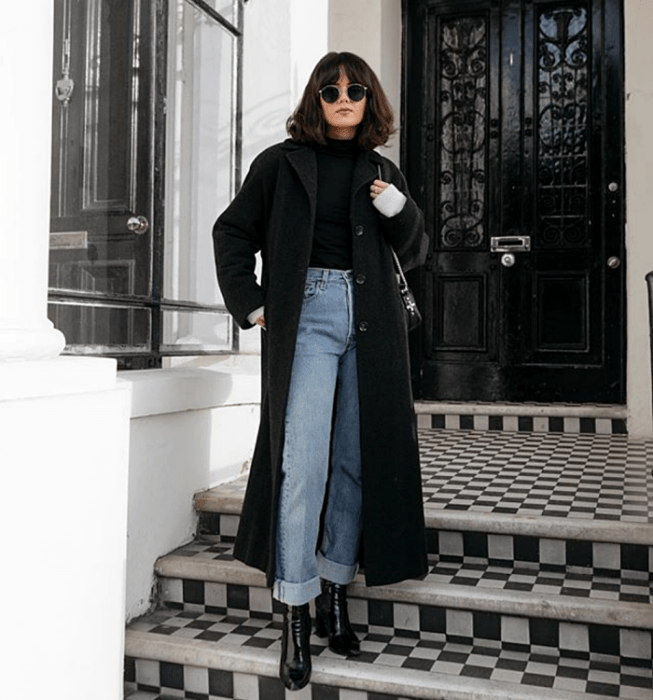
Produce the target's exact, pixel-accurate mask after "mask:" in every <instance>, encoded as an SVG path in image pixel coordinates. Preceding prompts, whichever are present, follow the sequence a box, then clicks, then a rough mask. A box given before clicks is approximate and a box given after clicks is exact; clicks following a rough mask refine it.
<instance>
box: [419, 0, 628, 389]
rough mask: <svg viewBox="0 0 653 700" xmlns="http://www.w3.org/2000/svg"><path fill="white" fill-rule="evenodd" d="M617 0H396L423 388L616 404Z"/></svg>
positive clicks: (619, 268) (620, 376)
mask: <svg viewBox="0 0 653 700" xmlns="http://www.w3.org/2000/svg"><path fill="white" fill-rule="evenodd" d="M621 17H622V15H621V3H620V1H619V0H563V1H561V0H440V1H438V0H422V1H415V2H407V3H406V17H405V19H406V26H407V38H408V41H407V56H406V68H407V73H406V75H407V78H406V80H407V100H406V112H405V114H406V126H405V133H406V137H405V145H406V152H407V170H408V175H409V180H410V184H411V187H412V189H413V191H414V192H416V193H417V195H418V197H419V198H420V200H421V204H422V206H423V207H424V210H425V213H426V218H427V225H428V227H429V231H430V233H431V235H432V249H431V252H430V255H429V259H428V261H427V264H426V267H425V270H424V273H423V274H422V284H421V285H420V286H421V289H420V292H421V301H422V306H423V310H424V311H425V316H426V323H425V325H424V328H423V330H422V334H421V337H420V339H419V341H418V342H419V343H420V353H419V356H420V358H419V359H420V360H421V367H420V370H421V372H420V375H421V387H420V390H421V395H422V396H423V397H424V398H427V399H437V400H480V401H541V402H597V403H621V402H624V401H625V385H624V376H625V371H624V370H625V368H624V366H623V365H624V361H625V352H624V336H625V332H624V331H625V329H624V323H625V315H624V298H625V294H624V279H625V276H624V254H623V248H624V241H623V218H624V217H623V193H624V172H623V114H622V112H623V107H622V104H623V95H622V83H623V75H622V42H621V25H622V22H621Z"/></svg>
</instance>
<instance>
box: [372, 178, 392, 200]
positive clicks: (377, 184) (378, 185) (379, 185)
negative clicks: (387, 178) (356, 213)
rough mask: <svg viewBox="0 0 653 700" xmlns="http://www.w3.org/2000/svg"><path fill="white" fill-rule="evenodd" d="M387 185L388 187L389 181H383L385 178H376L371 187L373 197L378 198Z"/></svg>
mask: <svg viewBox="0 0 653 700" xmlns="http://www.w3.org/2000/svg"><path fill="white" fill-rule="evenodd" d="M386 187H388V183H387V182H383V180H374V182H373V183H372V185H371V187H370V196H371V197H372V199H376V198H377V197H378V196H379V195H380V194H381V193H382V192H383V190H385V188H386Z"/></svg>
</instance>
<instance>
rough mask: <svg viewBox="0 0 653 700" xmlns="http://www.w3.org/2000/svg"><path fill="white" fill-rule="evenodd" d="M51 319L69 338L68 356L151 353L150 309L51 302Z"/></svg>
mask: <svg viewBox="0 0 653 700" xmlns="http://www.w3.org/2000/svg"><path fill="white" fill-rule="evenodd" d="M48 317H49V319H50V320H51V321H52V323H53V324H54V325H55V327H56V328H58V329H59V330H60V331H61V332H62V333H63V334H64V335H65V336H66V350H67V351H69V352H74V353H81V354H85V353H86V352H88V354H98V353H99V352H112V353H119V352H126V351H128V350H139V351H146V350H149V349H150V341H149V339H150V325H151V322H150V310H149V309H143V308H130V307H127V306H103V305H100V304H97V305H96V304H75V303H64V302H51V303H50V304H49V305H48ZM85 346H88V347H85ZM91 346H92V347H91Z"/></svg>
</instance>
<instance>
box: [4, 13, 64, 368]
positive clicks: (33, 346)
mask: <svg viewBox="0 0 653 700" xmlns="http://www.w3.org/2000/svg"><path fill="white" fill-rule="evenodd" d="M53 7H54V6H53V3H52V2H51V1H50V0H34V2H32V3H30V9H29V13H28V14H27V15H26V14H25V7H24V6H23V4H22V3H18V2H13V3H4V5H3V8H2V10H1V11H0V14H1V17H0V76H1V78H0V80H1V85H2V91H3V96H4V100H3V104H4V106H3V109H2V116H1V117H0V126H1V128H0V153H1V154H2V157H1V159H2V166H1V167H0V212H2V213H1V216H0V362H2V361H3V360H21V359H22V360H35V359H51V358H54V357H57V356H58V355H59V353H60V352H61V350H62V349H63V346H64V337H63V335H62V334H61V333H60V332H59V331H56V330H55V329H54V328H53V327H52V324H51V323H50V321H48V319H47V307H46V305H47V285H48V269H47V266H48V236H49V229H50V226H49V220H50V148H51V123H52V89H53V86H52V34H53V29H52V21H53Z"/></svg>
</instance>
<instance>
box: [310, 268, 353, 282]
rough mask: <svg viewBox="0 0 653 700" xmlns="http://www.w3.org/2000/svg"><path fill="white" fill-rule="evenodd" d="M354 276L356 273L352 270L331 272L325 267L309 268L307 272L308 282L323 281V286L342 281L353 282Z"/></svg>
mask: <svg viewBox="0 0 653 700" xmlns="http://www.w3.org/2000/svg"><path fill="white" fill-rule="evenodd" d="M353 275H354V273H353V271H352V270H331V269H328V268H325V267H309V268H308V269H307V270H306V281H307V282H308V281H316V282H317V281H321V282H322V283H323V284H326V283H327V282H339V281H342V280H347V281H348V282H351V280H352V279H353Z"/></svg>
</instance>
